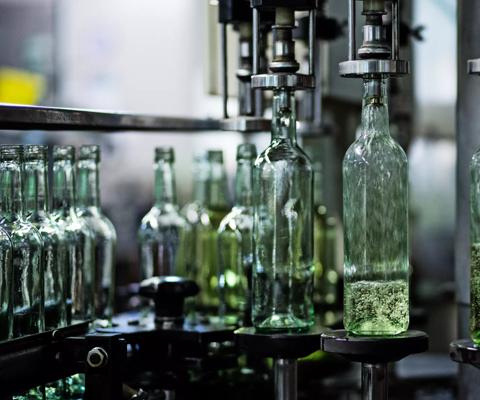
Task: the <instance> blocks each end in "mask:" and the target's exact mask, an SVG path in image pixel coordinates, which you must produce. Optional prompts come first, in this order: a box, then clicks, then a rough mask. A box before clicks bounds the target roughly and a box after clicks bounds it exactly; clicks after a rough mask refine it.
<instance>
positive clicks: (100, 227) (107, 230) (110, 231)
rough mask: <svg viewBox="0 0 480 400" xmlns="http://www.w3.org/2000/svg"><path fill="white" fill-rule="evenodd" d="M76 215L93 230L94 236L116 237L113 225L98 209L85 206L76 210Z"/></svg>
mask: <svg viewBox="0 0 480 400" xmlns="http://www.w3.org/2000/svg"><path fill="white" fill-rule="evenodd" d="M77 215H78V217H79V218H80V219H82V220H83V221H84V222H85V224H86V225H87V226H88V228H89V229H90V230H92V231H93V233H94V234H95V236H103V237H108V238H112V239H115V238H116V236H117V234H116V231H115V227H114V225H113V224H112V222H111V221H110V220H109V219H108V218H107V217H106V216H105V214H103V213H102V212H101V211H100V210H98V209H94V208H85V209H82V210H79V211H77Z"/></svg>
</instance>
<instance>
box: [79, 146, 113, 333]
mask: <svg viewBox="0 0 480 400" xmlns="http://www.w3.org/2000/svg"><path fill="white" fill-rule="evenodd" d="M99 163H100V147H99V146H96V145H89V146H81V147H80V152H79V159H78V162H77V200H76V206H77V214H78V216H79V217H80V219H82V220H83V221H84V222H85V225H87V226H88V228H89V229H90V231H92V232H93V254H94V259H93V272H92V276H93V292H94V297H93V307H94V318H95V324H96V325H98V326H101V327H108V326H110V325H111V323H112V317H113V306H114V301H115V248H116V244H117V233H116V231H115V228H114V226H113V224H112V223H111V222H110V220H109V219H108V218H107V217H106V216H105V214H103V212H102V209H101V207H100V182H99Z"/></svg>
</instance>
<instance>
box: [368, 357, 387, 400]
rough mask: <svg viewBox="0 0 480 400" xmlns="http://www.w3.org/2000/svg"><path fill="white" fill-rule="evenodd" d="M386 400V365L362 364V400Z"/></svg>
mask: <svg viewBox="0 0 480 400" xmlns="http://www.w3.org/2000/svg"><path fill="white" fill-rule="evenodd" d="M387 399H388V368H387V364H366V363H364V364H362V400H387Z"/></svg>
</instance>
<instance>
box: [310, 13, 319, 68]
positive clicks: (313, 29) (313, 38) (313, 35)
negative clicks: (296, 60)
mask: <svg viewBox="0 0 480 400" xmlns="http://www.w3.org/2000/svg"><path fill="white" fill-rule="evenodd" d="M308 17H309V18H308V19H309V23H308V74H309V75H314V74H315V57H316V55H317V54H316V47H317V11H316V10H310V12H309V13H308Z"/></svg>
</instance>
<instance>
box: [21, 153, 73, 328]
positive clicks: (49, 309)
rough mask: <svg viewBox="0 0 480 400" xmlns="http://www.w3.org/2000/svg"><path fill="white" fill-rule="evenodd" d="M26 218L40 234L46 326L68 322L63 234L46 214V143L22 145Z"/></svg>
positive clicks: (60, 325) (61, 324) (52, 326)
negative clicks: (65, 297) (42, 144)
mask: <svg viewBox="0 0 480 400" xmlns="http://www.w3.org/2000/svg"><path fill="white" fill-rule="evenodd" d="M23 165H24V175H25V179H24V182H23V183H24V186H23V187H24V190H23V193H24V196H25V217H26V219H27V221H29V222H30V223H32V224H33V225H34V226H35V228H37V230H38V232H40V235H41V236H42V240H43V253H42V259H43V266H44V277H45V279H44V281H45V282H44V288H45V289H44V290H45V327H46V329H47V330H50V329H56V328H59V327H62V326H65V325H66V324H67V314H66V304H65V299H64V297H63V293H64V287H63V285H64V276H65V262H66V259H67V258H66V256H67V255H66V242H65V234H64V232H63V230H62V228H61V226H60V225H59V224H57V223H56V222H55V221H54V220H53V219H52V218H51V216H50V214H49V213H48V183H47V182H48V181H47V180H48V175H47V168H48V167H47V146H36V145H31V146H25V147H24V163H23Z"/></svg>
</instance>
